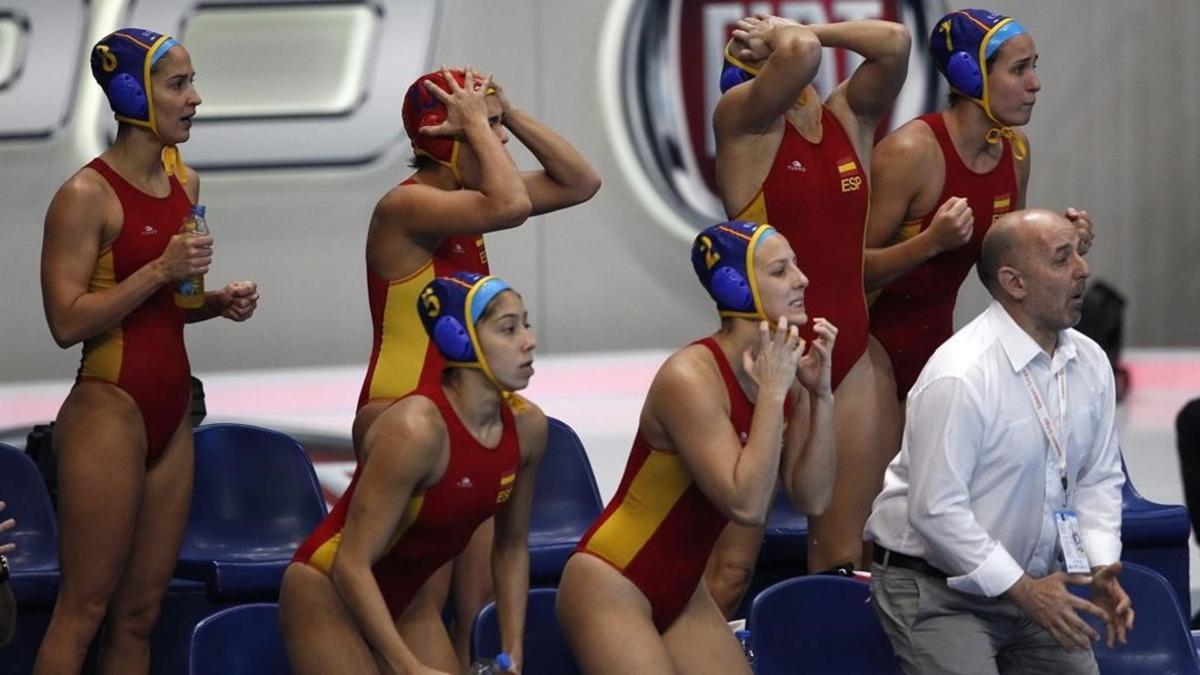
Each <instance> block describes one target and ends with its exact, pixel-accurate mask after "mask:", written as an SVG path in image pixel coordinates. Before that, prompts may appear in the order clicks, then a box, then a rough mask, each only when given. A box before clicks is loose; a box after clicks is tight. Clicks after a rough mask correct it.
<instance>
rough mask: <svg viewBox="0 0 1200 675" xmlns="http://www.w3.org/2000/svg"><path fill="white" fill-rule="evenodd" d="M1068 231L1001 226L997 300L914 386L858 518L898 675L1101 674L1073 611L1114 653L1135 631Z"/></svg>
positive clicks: (1098, 361)
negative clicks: (1081, 591)
mask: <svg viewBox="0 0 1200 675" xmlns="http://www.w3.org/2000/svg"><path fill="white" fill-rule="evenodd" d="M1079 236H1080V234H1079V231H1078V230H1077V228H1076V227H1075V225H1073V224H1072V223H1071V222H1070V221H1069V220H1067V219H1066V218H1064V217H1063V216H1061V215H1058V214H1056V213H1053V212H1051V211H1044V210H1028V211H1017V212H1014V213H1010V214H1007V215H1005V216H1003V217H1002V218H1000V219H999V220H997V221H996V223H995V224H993V225H992V227H991V229H990V230H989V231H988V233H987V235H986V236H985V237H984V240H983V245H982V250H981V253H980V259H979V264H978V272H979V277H980V279H981V280H982V281H983V284H984V286H986V287H987V289H988V292H989V293H990V294H991V295H992V298H993V301H992V303H991V305H990V306H989V307H988V308H987V309H986V310H985V311H984V312H983V313H982V314H981V315H979V316H978V317H977V318H976V319H975V320H974V321H972V322H971V323H969V324H967V325H966V326H965V327H963V328H962V330H960V331H958V332H957V333H955V334H954V335H953V336H952V337H951V338H950V339H949V340H947V341H946V342H945V343H944V344H943V345H942V346H941V347H940V348H939V349H938V350H937V351H936V352H934V354H933V356H932V357H931V358H930V360H929V362H928V363H927V364H926V366H925V368H924V370H922V371H921V374H920V376H919V377H918V378H917V381H916V383H915V384H914V385H913V388H912V391H911V392H910V393H909V405H908V410H907V414H906V424H905V429H904V440H903V443H902V445H901V450H900V454H899V455H898V456H897V457H896V459H895V460H893V461H892V463H891V465H890V466H889V467H888V470H887V475H886V478H885V482H884V488H883V492H882V493H881V494H880V495H879V498H878V499H876V500H875V505H874V509H873V512H872V514H871V517H870V519H869V520H868V521H867V538H868V539H871V540H873V541H874V542H875V564H874V565H872V568H871V571H872V581H871V587H872V601H873V603H874V605H875V610H876V613H877V614H878V615H879V618H880V621H881V622H882V623H883V627H884V630H885V631H886V632H887V634H888V637H889V638H890V639H891V642H892V645H893V647H894V648H895V650H896V653H897V655H898V656H899V657H900V660H901V662H902V663H903V665H904V669H905V671H906V672H922V673H931V672H953V673H997V672H999V673H1003V672H1054V673H1095V672H1097V668H1096V661H1095V657H1094V656H1093V655H1092V650H1091V641H1093V640H1096V639H1098V638H1099V636H1098V635H1097V634H1096V632H1095V631H1093V630H1092V628H1091V627H1089V626H1088V625H1087V624H1086V623H1085V622H1084V621H1083V619H1082V618H1081V616H1080V613H1081V612H1087V613H1089V614H1092V615H1095V616H1097V617H1099V618H1100V619H1101V620H1102V621H1104V622H1105V625H1106V633H1107V635H1106V640H1107V642H1108V644H1109V645H1110V646H1111V645H1112V644H1113V642H1114V641H1117V640H1119V641H1121V642H1124V641H1125V634H1126V632H1127V631H1128V630H1130V629H1131V628H1132V627H1133V608H1132V605H1131V603H1130V601H1129V597H1128V596H1127V595H1126V594H1125V591H1124V590H1123V589H1122V588H1121V585H1120V583H1118V581H1117V575H1118V573H1119V572H1120V571H1121V563H1119V562H1118V560H1119V558H1120V555H1121V538H1120V528H1121V486H1122V483H1123V482H1124V475H1123V473H1122V472H1121V459H1120V453H1119V451H1118V447H1117V446H1118V444H1117V433H1116V427H1115V425H1114V410H1115V407H1116V401H1115V395H1114V393H1115V390H1114V386H1113V375H1112V368H1111V367H1110V366H1109V363H1108V359H1107V357H1106V356H1105V354H1104V351H1103V350H1102V349H1101V348H1100V347H1099V346H1098V345H1096V343H1095V342H1093V341H1092V340H1090V339H1088V338H1087V337H1086V336H1084V335H1083V334H1082V333H1079V332H1077V331H1075V330H1072V328H1071V327H1072V326H1074V325H1075V324H1076V323H1078V321H1079V315H1080V310H1081V308H1082V305H1083V300H1082V299H1083V290H1084V284H1085V282H1086V281H1087V277H1088V264H1087V262H1086V261H1085V260H1084V259H1083V258H1082V257H1081V254H1080V252H1079ZM1064 431H1065V433H1064ZM1068 584H1076V585H1088V586H1090V587H1091V596H1090V597H1091V601H1088V600H1084V599H1081V598H1078V597H1076V596H1074V595H1072V594H1071V593H1070V592H1069V591H1068V590H1067V585H1068ZM918 598H919V599H920V612H918V611H917V610H918Z"/></svg>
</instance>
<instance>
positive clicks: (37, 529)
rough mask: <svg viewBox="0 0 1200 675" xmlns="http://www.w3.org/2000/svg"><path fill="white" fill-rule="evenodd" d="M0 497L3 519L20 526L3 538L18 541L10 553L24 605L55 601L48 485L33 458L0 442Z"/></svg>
mask: <svg viewBox="0 0 1200 675" xmlns="http://www.w3.org/2000/svg"><path fill="white" fill-rule="evenodd" d="M0 501H3V502H5V503H6V504H7V505H8V506H7V508H6V509H5V510H4V512H2V513H0V520H7V519H8V518H15V519H16V521H17V526H16V528H15V529H12V530H9V531H8V532H6V533H5V534H4V535H0V541H3V542H7V543H13V544H16V545H17V548H16V550H15V551H13V552H12V553H10V554H9V555H8V564H9V567H10V568H11V570H12V588H13V593H14V594H15V595H16V596H17V599H18V601H19V602H20V603H21V605H22V606H28V605H53V604H54V599H55V597H56V596H57V595H58V577H59V571H58V528H57V526H56V525H55V516H54V509H53V507H52V506H51V505H50V496H49V495H48V494H46V485H45V483H43V482H42V475H41V474H40V473H38V470H37V466H36V465H34V463H33V460H31V459H29V456H28V455H26V454H25V453H24V452H21V451H20V450H17V449H16V448H14V447H12V446H10V445H6V444H3V443H0Z"/></svg>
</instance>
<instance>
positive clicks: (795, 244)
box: [737, 108, 870, 389]
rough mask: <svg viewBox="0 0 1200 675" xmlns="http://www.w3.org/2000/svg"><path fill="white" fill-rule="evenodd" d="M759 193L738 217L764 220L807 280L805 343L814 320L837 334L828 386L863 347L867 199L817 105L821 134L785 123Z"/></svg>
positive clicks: (850, 149)
mask: <svg viewBox="0 0 1200 675" xmlns="http://www.w3.org/2000/svg"><path fill="white" fill-rule="evenodd" d="M783 126H784V132H783V140H782V141H780V143H779V149H778V150H777V151H776V153H775V161H774V163H773V164H772V165H771V171H770V172H769V173H768V174H767V178H766V180H764V181H763V184H762V189H760V190H759V192H758V194H757V195H756V196H755V197H754V199H753V200H752V201H751V202H750V204H749V205H748V206H746V208H744V209H742V211H741V213H740V214H738V216H737V217H738V219H739V220H749V221H752V222H756V223H767V224H769V225H771V226H773V227H774V228H775V229H776V230H779V232H780V234H782V235H783V236H785V237H787V240H788V243H789V244H791V245H792V251H794V252H795V253H796V263H797V264H798V265H799V266H800V270H801V271H802V272H804V275H805V276H807V277H808V279H809V282H810V283H809V286H808V289H807V290H806V291H805V294H804V304H805V307H806V311H807V313H808V324H807V325H806V326H805V327H804V329H803V330H802V331H801V334H802V336H803V337H804V339H805V340H808V341H809V342H812V341H813V340H814V339H816V333H815V332H814V331H813V329H812V325H813V319H815V318H817V317H823V318H825V319H828V320H829V322H830V323H832V324H833V325H834V326H836V327H837V329H838V338H837V349H835V350H833V381H832V384H833V388H834V389H837V387H838V385H839V384H841V382H842V379H843V378H844V377H846V373H848V372H850V368H851V367H853V366H854V364H855V362H857V361H858V359H859V357H860V356H862V355H863V353H864V352H866V350H867V304H866V299H865V296H864V293H863V255H864V254H863V250H864V245H865V237H866V230H867V206H868V203H869V201H870V198H869V192H868V187H867V180H866V175H865V171H864V169H863V166H862V163H861V162H859V161H858V155H857V153H855V151H854V144H853V143H851V142H850V137H849V136H847V135H846V131H845V130H844V129H843V128H842V125H841V123H840V122H838V120H837V118H836V117H834V115H833V113H831V112H829V110H828V109H827V108H821V129H822V137H821V142H820V143H810V142H808V141H807V140H805V138H804V137H803V136H801V135H800V132H799V131H797V130H796V129H795V127H793V126H792V125H791V123H789V122H786V121H785V122H784V125H783Z"/></svg>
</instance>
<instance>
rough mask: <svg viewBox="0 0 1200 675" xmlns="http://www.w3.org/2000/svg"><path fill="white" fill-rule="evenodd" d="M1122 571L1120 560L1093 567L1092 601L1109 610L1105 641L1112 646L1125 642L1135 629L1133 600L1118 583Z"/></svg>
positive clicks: (1106, 610)
mask: <svg viewBox="0 0 1200 675" xmlns="http://www.w3.org/2000/svg"><path fill="white" fill-rule="evenodd" d="M1120 573H1121V563H1119V562H1115V563H1113V564H1111V565H1104V566H1100V567H1094V568H1092V602H1094V603H1096V605H1097V606H1098V607H1100V608H1102V609H1103V610H1104V611H1105V612H1108V621H1107V622H1106V623H1105V633H1106V635H1105V638H1104V642H1105V644H1107V645H1108V646H1109V647H1110V648H1111V647H1112V646H1113V645H1114V644H1116V643H1117V642H1120V643H1121V644H1125V643H1126V640H1125V635H1126V633H1128V632H1129V631H1131V630H1133V602H1131V601H1130V600H1129V596H1128V595H1127V594H1126V593H1125V589H1123V588H1121V584H1119V583H1117V575H1119V574H1120Z"/></svg>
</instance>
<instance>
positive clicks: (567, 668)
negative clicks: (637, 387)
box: [471, 425, 580, 675]
mask: <svg viewBox="0 0 1200 675" xmlns="http://www.w3.org/2000/svg"><path fill="white" fill-rule="evenodd" d="M564 426H565V425H564ZM557 596H558V591H557V590H555V589H553V588H531V589H530V590H529V605H528V607H527V609H526V610H525V641H524V649H525V663H523V664H521V672H522V673H523V674H524V675H578V674H579V672H580V671H579V666H578V665H577V664H576V663H575V657H574V656H573V655H572V654H571V649H570V647H568V646H567V640H566V638H565V637H563V633H562V629H561V628H560V627H559V625H558V617H557V616H556V615H555V614H554V600H555V598H556V597H557ZM500 649H501V647H500V622H499V619H498V618H497V616H496V603H494V602H490V603H488V604H487V606H486V607H484V608H483V609H482V610H480V611H479V616H477V617H475V626H474V628H473V630H472V631H471V660H472V661H474V660H475V659H479V658H489V659H490V658H493V657H494V656H495V655H496V654H498V653H500Z"/></svg>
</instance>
